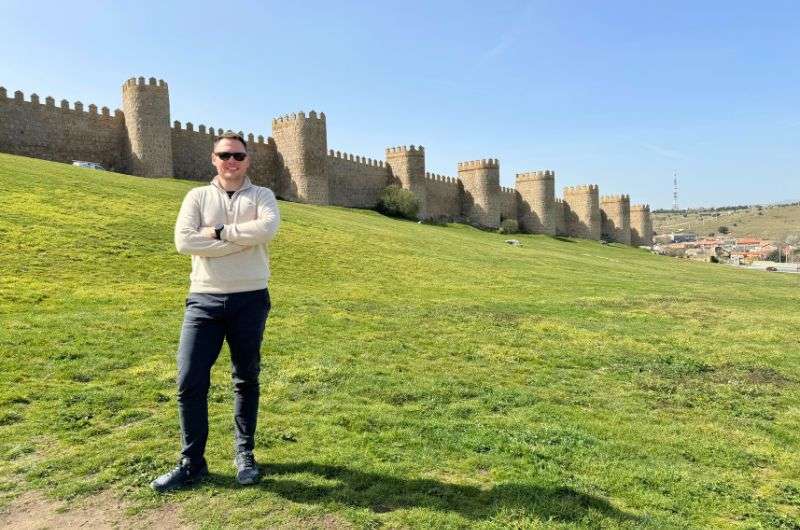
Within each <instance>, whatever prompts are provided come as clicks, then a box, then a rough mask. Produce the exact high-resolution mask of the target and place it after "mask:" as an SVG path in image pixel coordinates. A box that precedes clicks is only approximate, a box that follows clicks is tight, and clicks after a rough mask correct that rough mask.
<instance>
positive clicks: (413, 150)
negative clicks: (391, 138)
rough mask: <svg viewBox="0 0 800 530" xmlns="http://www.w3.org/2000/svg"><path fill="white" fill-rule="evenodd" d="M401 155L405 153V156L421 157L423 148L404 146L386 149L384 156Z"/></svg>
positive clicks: (423, 151) (423, 152)
mask: <svg viewBox="0 0 800 530" xmlns="http://www.w3.org/2000/svg"><path fill="white" fill-rule="evenodd" d="M402 153H406V154H407V155H419V156H423V155H424V154H425V148H424V147H423V146H421V145H420V146H414V145H411V146H405V145H398V146H397V147H387V148H386V156H387V157H388V156H390V155H394V156H398V155H400V154H402Z"/></svg>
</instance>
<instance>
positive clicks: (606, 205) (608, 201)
mask: <svg viewBox="0 0 800 530" xmlns="http://www.w3.org/2000/svg"><path fill="white" fill-rule="evenodd" d="M600 211H601V212H602V218H603V237H604V238H606V239H610V240H612V241H616V242H617V243H624V244H626V245H630V244H631V198H630V197H629V196H628V195H606V196H603V197H601V198H600Z"/></svg>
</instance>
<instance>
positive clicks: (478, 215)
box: [458, 158, 500, 228]
mask: <svg viewBox="0 0 800 530" xmlns="http://www.w3.org/2000/svg"><path fill="white" fill-rule="evenodd" d="M458 178H459V179H460V180H461V184H462V185H463V187H464V197H463V201H462V212H461V213H462V214H463V216H464V218H465V219H466V220H467V222H468V223H470V224H473V225H476V226H480V227H484V228H497V227H498V226H500V162H499V161H498V160H497V159H491V158H490V159H488V160H487V159H483V160H473V161H470V162H459V163H458Z"/></svg>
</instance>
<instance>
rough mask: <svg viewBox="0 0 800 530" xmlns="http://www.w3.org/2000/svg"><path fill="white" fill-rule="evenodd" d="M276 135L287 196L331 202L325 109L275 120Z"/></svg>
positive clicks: (288, 197) (273, 135)
mask: <svg viewBox="0 0 800 530" xmlns="http://www.w3.org/2000/svg"><path fill="white" fill-rule="evenodd" d="M272 137H273V138H274V139H275V146H276V148H277V150H278V155H279V156H280V158H281V159H282V162H283V173H284V174H283V177H284V178H283V180H284V185H286V186H287V187H288V189H287V190H286V193H285V196H286V198H287V199H289V200H294V201H298V202H305V203H309V204H323V205H324V204H330V203H331V201H330V197H331V191H330V183H329V180H328V173H327V153H328V131H327V126H326V124H325V113H324V112H320V113H319V115H317V113H316V112H315V111H313V110H312V111H311V112H309V113H308V116H306V115H305V113H304V112H300V113H297V114H291V115H289V116H282V117H280V118H275V119H273V120H272Z"/></svg>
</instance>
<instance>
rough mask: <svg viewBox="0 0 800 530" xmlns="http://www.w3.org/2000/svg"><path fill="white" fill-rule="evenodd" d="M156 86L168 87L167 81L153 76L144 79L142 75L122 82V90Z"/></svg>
mask: <svg viewBox="0 0 800 530" xmlns="http://www.w3.org/2000/svg"><path fill="white" fill-rule="evenodd" d="M144 87H146V88H156V89H164V90H166V89H168V88H169V87H168V86H167V83H166V82H165V81H164V80H163V79H156V78H155V77H151V78H149V79H145V78H144V77H141V76H140V77H131V78H129V79H128V80H127V81H125V82H124V83H123V84H122V91H123V92H124V91H126V90H129V89H133V88H139V89H140V88H144Z"/></svg>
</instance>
